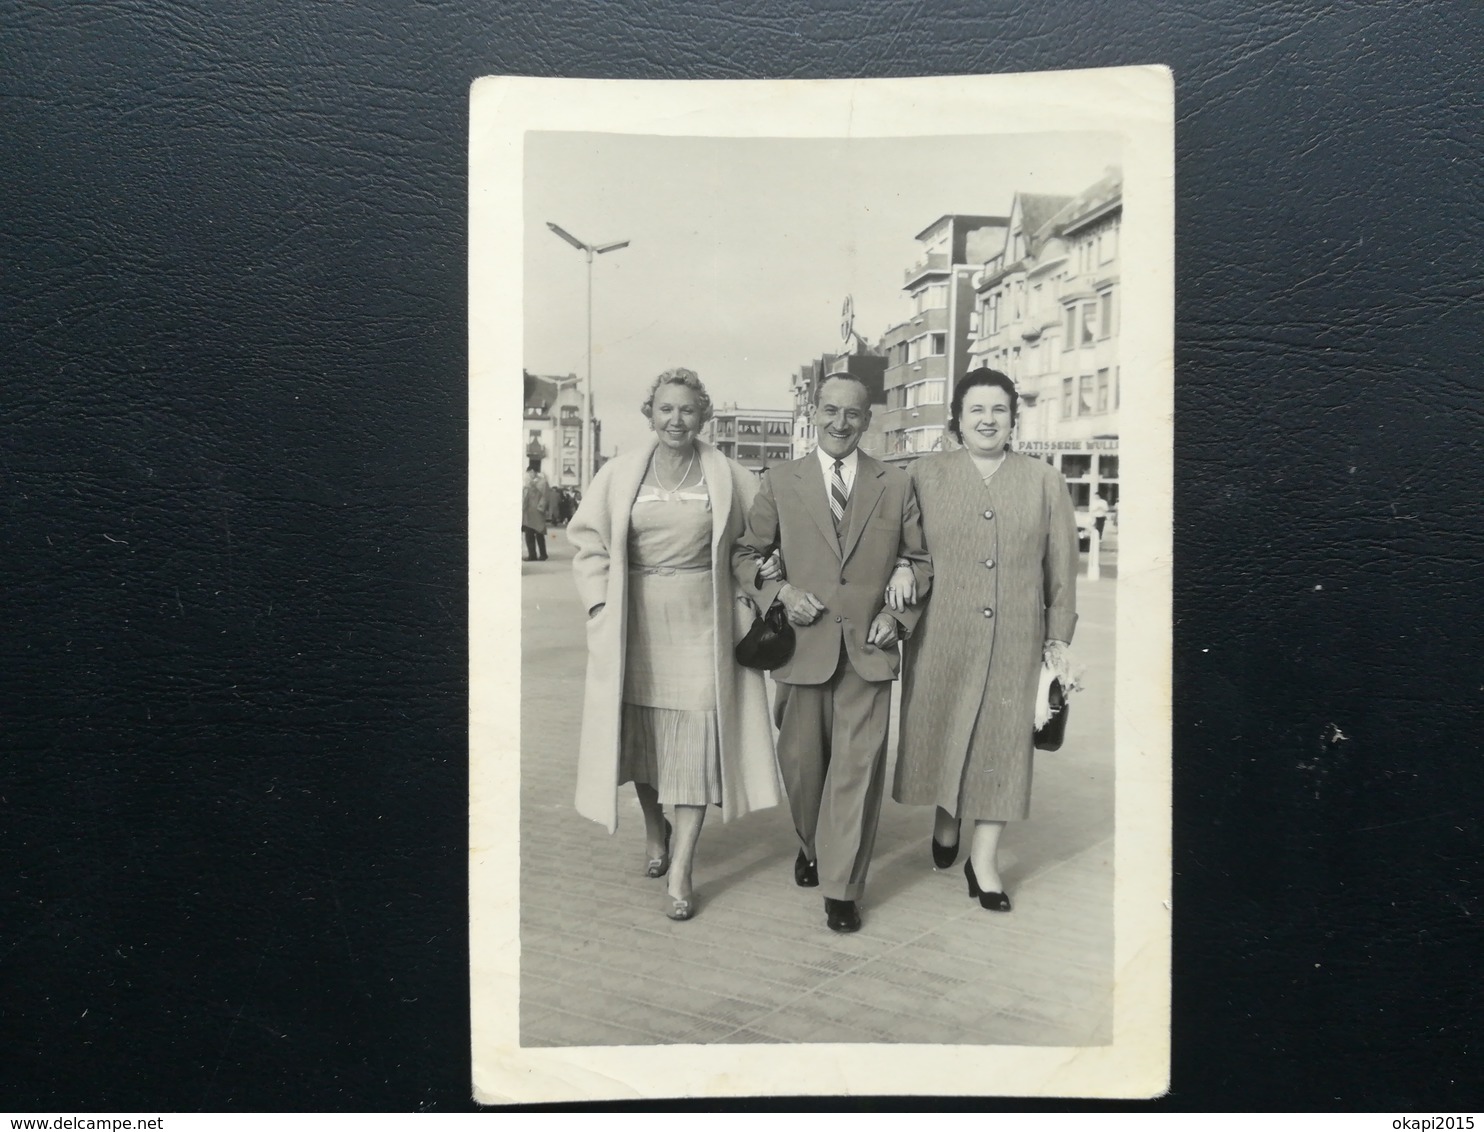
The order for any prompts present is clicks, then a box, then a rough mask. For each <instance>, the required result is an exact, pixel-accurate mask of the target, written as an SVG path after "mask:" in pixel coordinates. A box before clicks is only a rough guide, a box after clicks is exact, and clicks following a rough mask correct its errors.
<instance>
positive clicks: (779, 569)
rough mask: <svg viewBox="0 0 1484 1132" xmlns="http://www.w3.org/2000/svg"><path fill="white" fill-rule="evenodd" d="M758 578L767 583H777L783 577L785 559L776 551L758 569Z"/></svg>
mask: <svg viewBox="0 0 1484 1132" xmlns="http://www.w3.org/2000/svg"><path fill="white" fill-rule="evenodd" d="M757 572H758V576H759V577H760V578H762V579H763V581H765V582H776V581H779V580H780V579H781V578H782V577H783V559H782V558H780V557H779V556H778V552H777V551H776V550H775V551H774V552H773V553H772V554H770V555H768V557H766V558H764V559H763V560H762V563H761V564H760V565H759V566H758V568H757Z"/></svg>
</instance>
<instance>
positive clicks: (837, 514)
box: [830, 460, 850, 538]
mask: <svg viewBox="0 0 1484 1132" xmlns="http://www.w3.org/2000/svg"><path fill="white" fill-rule="evenodd" d="M849 498H850V497H849V496H848V495H847V494H846V493H845V461H844V460H836V461H835V472H834V475H832V476H830V514H831V515H832V516H834V519H835V537H836V538H839V537H840V528H841V527H842V526H844V525H845V503H846V501H847V500H848V499H849Z"/></svg>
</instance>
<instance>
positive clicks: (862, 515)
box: [732, 452, 932, 684]
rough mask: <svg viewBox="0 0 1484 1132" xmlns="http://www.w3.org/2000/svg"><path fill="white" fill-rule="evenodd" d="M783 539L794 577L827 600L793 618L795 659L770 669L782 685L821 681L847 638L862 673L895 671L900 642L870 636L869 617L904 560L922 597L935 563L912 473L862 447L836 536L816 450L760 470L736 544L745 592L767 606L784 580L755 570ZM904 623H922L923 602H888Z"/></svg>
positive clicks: (878, 676)
mask: <svg viewBox="0 0 1484 1132" xmlns="http://www.w3.org/2000/svg"><path fill="white" fill-rule="evenodd" d="M774 547H777V548H778V549H779V551H780V553H781V555H782V558H783V565H784V570H785V572H786V577H787V581H788V582H790V583H791V584H792V585H794V586H796V587H798V588H799V589H801V590H804V591H805V592H807V593H812V594H813V595H814V596H815V597H817V598H819V600H820V601H822V602H823V603H824V606H825V609H824V612H823V613H821V614H820V615H819V619H818V620H817V621H815V622H814V624H812V625H802V626H801V625H796V626H794V632H795V634H796V635H797V640H798V644H797V646H796V647H795V649H794V655H793V658H792V659H791V660H790V661H789V662H788V663H787V664H785V665H784V666H783V667H782V668H779V669H777V670H776V671H774V673H773V679H774V680H776V681H778V682H779V683H780V684H823V683H825V682H826V681H828V680H829V679H830V678H831V677H832V676H833V675H834V674H835V669H836V668H837V667H838V666H839V661H840V646H841V642H842V641H843V642H844V646H845V651H846V655H847V656H848V657H849V658H850V663H851V665H852V666H853V667H854V668H855V670H856V672H857V673H859V674H860V676H861V678H862V679H864V680H870V681H882V680H895V679H896V677H897V673H898V671H899V670H900V667H901V661H900V652H899V648H898V646H896V645H893V646H892V647H891V648H887V649H882V648H878V647H876V646H874V645H868V644H867V643H866V635H867V634H868V633H869V632H870V629H871V622H872V621H873V620H875V618H876V615H877V614H878V613H880V612H881V611H882V610H883V609H886V608H887V607H886V598H885V592H886V585H887V583H888V582H889V581H890V580H891V574H892V570H893V569H895V567H896V563H897V559H899V558H901V559H906V560H908V561H910V562H911V563H912V567H913V571H914V573H915V574H916V575H917V591H918V599H919V601H921V599H922V598H923V597H924V596H926V593H927V588H928V585H929V583H930V579H931V577H932V565H931V562H930V561H929V559H928V554H927V549H926V546H925V545H924V543H923V537H922V514H921V512H920V511H919V510H918V506H917V495H916V492H915V490H914V488H913V486H912V480H911V477H910V476H908V475H907V473H906V472H903V471H901V470H899V469H897V468H891V467H888V466H886V465H885V464H882V463H881V462H879V461H877V460H874V459H872V458H871V457H870V456H867V455H866V454H865V453H864V452H861V453H859V463H858V464H857V466H856V472H855V484H854V487H853V488H852V490H851V493H850V502H849V506H848V507H847V508H846V511H845V525H844V528H843V532H842V534H841V536H840V537H839V538H836V536H835V526H834V521H833V519H832V518H831V516H830V504H829V497H828V494H827V492H826V488H825V481H824V471H823V469H822V468H821V467H820V465H819V457H818V456H816V455H815V454H813V453H810V454H809V455H808V456H805V457H804V458H803V459H801V460H793V461H791V462H789V463H787V464H777V465H775V466H774V467H773V468H771V469H770V470H769V472H768V473H767V475H766V476H765V477H764V479H763V485H762V489H761V490H760V491H759V492H758V495H757V499H756V500H754V501H753V504H752V507H751V509H750V510H749V513H748V516H747V531H746V533H745V534H744V535H743V537H742V540H741V541H740V542H739V543H738V544H737V546H736V548H735V549H734V550H733V553H732V565H733V570H734V572H735V574H736V576H737V582H738V587H739V592H741V593H745V594H747V595H749V596H750V597H751V598H752V599H753V601H754V602H756V604H757V606H758V608H759V609H762V610H766V609H768V608H769V607H770V606H771V605H772V604H773V601H774V599H775V598H776V597H777V596H778V591H779V589H780V588H781V587H782V582H765V581H762V580H761V579H759V577H758V565H759V562H760V560H761V559H762V558H763V557H765V556H766V555H767V554H768V553H770V552H771V551H772V549H773V548H774ZM887 612H888V613H890V614H891V616H892V617H893V618H895V619H896V621H897V622H898V624H899V625H900V626H901V629H900V635H906V634H907V633H910V632H911V630H912V627H913V626H914V625H916V624H917V617H918V613H919V612H920V608H919V607H917V606H914V607H911V608H909V609H907V610H906V611H904V612H903V613H896V612H893V611H891V610H890V609H887Z"/></svg>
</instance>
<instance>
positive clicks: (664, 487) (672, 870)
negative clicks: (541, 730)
mask: <svg viewBox="0 0 1484 1132" xmlns="http://www.w3.org/2000/svg"><path fill="white" fill-rule="evenodd" d="M643 413H644V416H645V417H646V418H647V419H648V420H649V424H650V428H651V430H652V431H653V434H654V435H653V438H652V440H651V442H650V443H649V444H647V445H645V446H644V447H643V449H642V450H640V451H635V452H631V453H625V454H624V455H622V456H619V457H616V458H615V459H613V460H610V461H609V462H608V463H607V464H605V465H603V468H602V470H601V471H600V472H599V473H598V475H597V477H596V478H595V479H594V480H593V482H592V485H591V487H590V488H589V490H588V492H587V494H586V495H585V496H584V497H583V500H582V505H581V506H580V507H579V508H578V509H577V513H576V514H575V515H574V516H573V517H572V521H571V523H570V524H569V525H568V528H567V537H568V539H569V541H570V542H571V543H572V546H573V549H574V551H575V557H574V559H573V563H572V567H573V572H574V574H575V575H576V580H577V589H578V592H579V594H580V595H581V598H582V601H583V604H584V606H585V607H586V609H587V613H588V623H587V641H588V662H587V689H586V695H585V697H584V701H583V711H582V740H581V748H580V750H579V754H578V767H577V809H578V812H579V813H581V814H583V815H584V816H586V817H589V818H591V819H592V820H594V821H596V822H599V823H601V824H602V825H604V826H606V827H607V829H608V831H609V832H610V833H612V832H613V831H614V830H615V829H616V828H617V825H618V808H617V790H618V787H619V786H620V785H622V784H623V783H626V782H632V783H633V784H634V790H635V793H636V794H637V795H638V798H639V804H640V806H641V808H642V809H643V812H644V826H645V839H646V842H647V859H646V867H645V874H646V875H647V876H650V877H654V878H659V877H666V876H667V877H668V879H667V885H666V887H667V891H666V901H665V906H664V907H665V914H666V915H667V916H669V917H670V919H672V920H688V919H690V918H691V917H692V916H693V915H694V914H695V911H696V898H695V894H694V890H693V886H692V876H691V873H692V867H693V863H694V860H695V851H696V843H697V840H698V839H699V837H700V835H701V826H702V824H703V822H704V821H705V817H706V808H707V806H719V807H720V808H721V814H722V818H723V820H730V819H732V818H735V817H740V816H741V815H743V814H746V813H749V812H751V811H752V810H757V809H764V808H766V807H769V806H774V805H777V803H778V772H777V766H776V763H775V761H774V753H773V731H772V726H771V723H770V720H769V716H768V703H767V693H766V690H765V687H764V682H763V676H762V674H761V673H760V672H754V671H752V670H750V669H746V668H742V667H741V666H740V665H738V664H737V663H736V660H735V659H734V656H733V652H732V649H733V643H734V634H735V624H736V616H737V614H736V603H737V594H736V592H735V588H734V582H733V578H732V573H731V571H730V569H728V562H729V560H730V556H731V550H732V544H733V543H734V542H735V541H736V540H737V538H738V537H739V536H740V535H741V534H742V532H743V529H744V524H745V521H746V518H747V512H748V508H749V507H750V506H751V504H752V500H753V498H754V497H755V496H756V494H757V484H756V481H755V480H754V479H753V476H752V473H751V472H749V471H748V470H747V469H746V468H744V467H742V465H740V464H738V463H736V462H735V461H733V460H730V459H728V458H727V457H725V456H723V455H722V454H721V453H720V452H718V451H717V450H716V449H715V448H713V447H711V446H710V445H708V444H706V443H704V442H703V441H701V440H700V439H699V434H700V431H701V426H702V425H703V424H705V422H706V421H707V420H708V419H709V418H710V416H711V398H710V397H709V396H708V395H707V393H706V388H705V386H704V385H702V384H701V381H700V378H698V377H697V376H696V374H695V373H694V372H692V371H691V370H688V369H672V370H666V371H665V372H664V373H662V374H661V375H660V376H659V377H658V378H656V379H655V382H654V385H653V386H652V387H651V388H650V392H649V396H648V398H646V400H645V402H644V405H643ZM718 562H719V563H720V568H719V569H717V568H715V566H716V564H717V563H718ZM666 806H669V807H670V808H671V810H672V812H673V816H674V819H675V820H674V823H673V825H672V824H671V823H670V822H669V821H667V820H666V818H665V814H664V808H665V807H666Z"/></svg>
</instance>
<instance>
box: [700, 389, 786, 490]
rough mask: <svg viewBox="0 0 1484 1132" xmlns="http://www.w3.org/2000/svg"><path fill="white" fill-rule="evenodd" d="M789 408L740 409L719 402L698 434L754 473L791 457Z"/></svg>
mask: <svg viewBox="0 0 1484 1132" xmlns="http://www.w3.org/2000/svg"><path fill="white" fill-rule="evenodd" d="M793 429H794V420H793V411H792V410H791V409H741V408H738V407H737V406H736V405H720V406H716V407H714V408H713V409H712V415H711V419H710V420H709V421H707V422H706V424H705V425H704V426H703V427H702V429H701V437H702V439H703V440H705V441H706V442H707V443H709V444H713V445H715V446H716V448H717V449H718V450H719V451H720V452H721V454H722V455H724V456H730V457H731V458H732V459H733V460H736V461H737V463H739V464H741V465H742V466H743V467H744V468H747V469H748V470H749V471H751V472H752V473H753V474H755V475H756V474H761V473H762V472H763V471H764V470H765V469H766V468H768V467H769V466H770V465H772V464H782V463H784V462H785V461H787V460H790V459H792V458H793Z"/></svg>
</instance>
